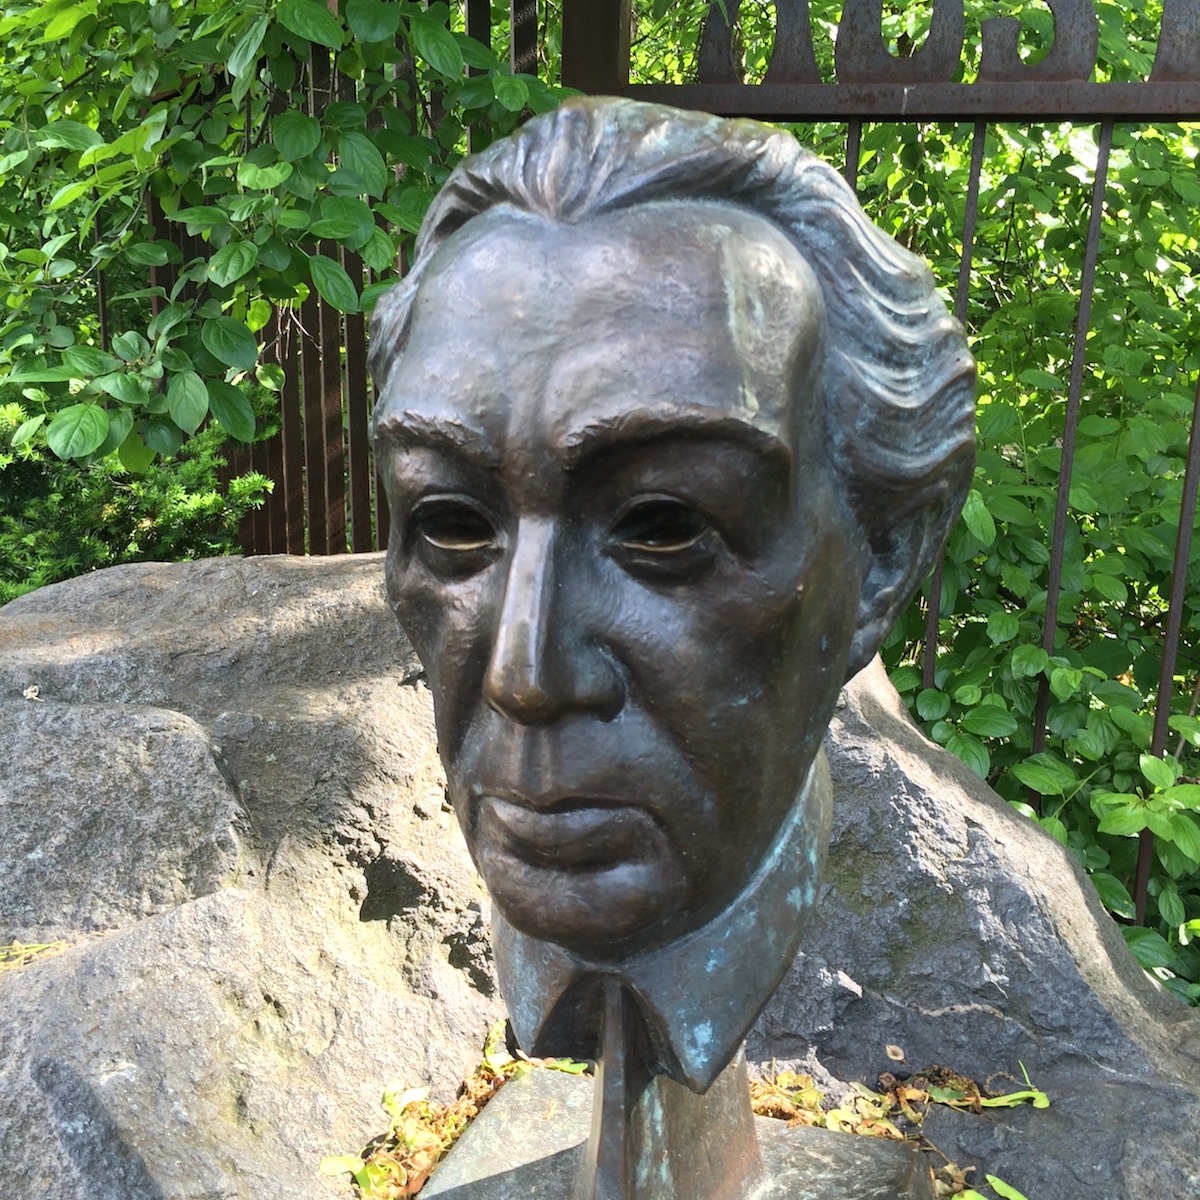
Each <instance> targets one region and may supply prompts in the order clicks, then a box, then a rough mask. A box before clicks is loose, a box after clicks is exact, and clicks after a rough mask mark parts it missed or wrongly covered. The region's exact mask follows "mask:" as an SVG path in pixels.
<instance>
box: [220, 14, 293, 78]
mask: <svg viewBox="0 0 1200 1200" xmlns="http://www.w3.org/2000/svg"><path fill="white" fill-rule="evenodd" d="M269 24H270V19H269V18H268V17H265V16H264V17H259V18H258V20H257V21H255V22H254V24H253V25H251V26H250V28H249V29H247V30H246V32H245V33H244V34H242V36H241V38H239V39H238V44H237V45H236V46H234V48H233V52H232V53H231V54H230V55H229V59H228V61H227V62H226V64H225V66H226V70H228V71H229V73H230V75H232V76H233V77H234V78H235V79H236V78H237V77H238V76H239V75H245V74H246V72H247V71H249V70H250V69H251V68H252V67H253V66H254V65H255V64H256V63H257V62H258V59H259V51H260V48H261V47H262V43H263V38H264V37H265V36H266V32H267V26H268V25H269ZM310 40H312V39H310Z"/></svg>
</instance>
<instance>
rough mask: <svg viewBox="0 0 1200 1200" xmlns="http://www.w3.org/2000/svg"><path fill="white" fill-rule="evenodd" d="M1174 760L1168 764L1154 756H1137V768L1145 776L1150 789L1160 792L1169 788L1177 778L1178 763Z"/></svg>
mask: <svg viewBox="0 0 1200 1200" xmlns="http://www.w3.org/2000/svg"><path fill="white" fill-rule="evenodd" d="M1173 763H1174V760H1172V761H1171V762H1168V761H1167V760H1166V759H1162V758H1159V757H1158V756H1157V755H1156V754H1142V755H1139V756H1138V767H1139V769H1140V770H1141V772H1142V775H1143V776H1145V779H1146V782H1147V783H1149V784H1150V786H1151V787H1154V788H1158V789H1159V790H1162V789H1163V788H1169V787H1171V786H1172V785H1173V784H1174V783H1175V780H1176V779H1178V778H1179V771H1178V765H1179V764H1178V763H1174V765H1172V764H1173Z"/></svg>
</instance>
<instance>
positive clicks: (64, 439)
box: [46, 404, 108, 458]
mask: <svg viewBox="0 0 1200 1200" xmlns="http://www.w3.org/2000/svg"><path fill="white" fill-rule="evenodd" d="M107 434H108V414H107V413H106V412H105V411H104V409H102V408H101V407H100V406H99V405H98V404H72V405H69V406H68V407H67V408H64V409H63V410H62V411H61V412H60V413H58V414H57V415H56V416H55V418H54V419H53V420H52V421H51V422H50V425H49V427H48V428H47V430H46V441H47V443H48V444H49V446H50V449H51V450H53V451H54V453H55V454H57V455H58V457H59V458H83V457H84V456H85V455H88V454H91V453H92V452H93V451H94V450H98V449H99V448H100V446H101V444H102V443H103V442H104V439H105V437H106V436H107Z"/></svg>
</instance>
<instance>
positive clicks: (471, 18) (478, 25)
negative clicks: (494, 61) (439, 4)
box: [467, 0, 492, 75]
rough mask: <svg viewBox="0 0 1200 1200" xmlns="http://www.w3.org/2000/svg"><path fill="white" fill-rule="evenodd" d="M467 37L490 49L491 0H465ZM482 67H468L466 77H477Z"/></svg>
mask: <svg viewBox="0 0 1200 1200" xmlns="http://www.w3.org/2000/svg"><path fill="white" fill-rule="evenodd" d="M467 37H471V38H474V39H475V40H476V41H477V42H480V43H482V44H483V45H484V46H487V47H488V48H489V49H491V45H492V4H491V0H467ZM482 71H483V68H482V67H468V68H467V74H468V75H479V74H481V73H482Z"/></svg>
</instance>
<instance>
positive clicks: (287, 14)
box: [275, 0, 346, 50]
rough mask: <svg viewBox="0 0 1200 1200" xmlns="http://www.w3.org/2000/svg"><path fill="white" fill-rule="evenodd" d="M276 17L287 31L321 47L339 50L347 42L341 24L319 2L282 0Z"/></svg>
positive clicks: (313, 0) (314, 0) (311, 0)
mask: <svg viewBox="0 0 1200 1200" xmlns="http://www.w3.org/2000/svg"><path fill="white" fill-rule="evenodd" d="M275 15H276V18H277V19H278V21H279V23H280V24H281V25H282V26H283V27H284V28H285V29H290V30H291V31H292V33H295V34H298V35H299V36H300V37H302V38H305V39H307V40H308V41H310V42H316V43H317V45H319V46H328V47H330V48H331V49H333V50H337V49H340V48H341V46H342V45H343V44H344V43H345V41H346V30H345V29H344V28H343V27H342V24H341V22H340V21H339V20H338V19H337V18H336V17H335V16H334V15H333V14H332V13H331V12H330V11H329V9H327V8H326V7H325V6H324V5H323V4H320V3H318V2H317V0H281V3H280V5H279V7H278V8H277V9H276V10H275Z"/></svg>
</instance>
